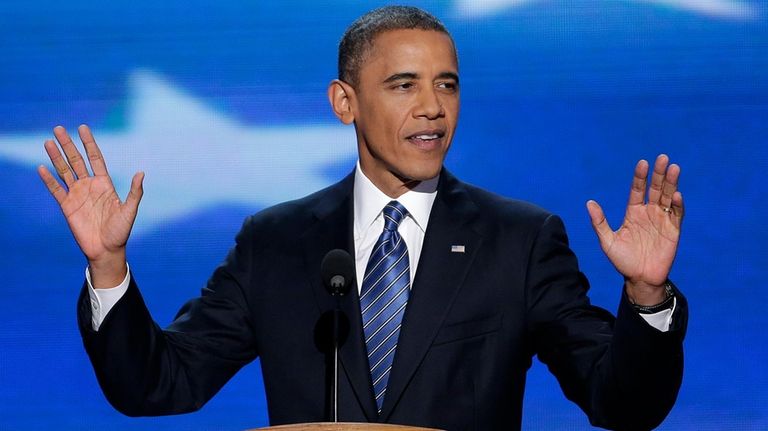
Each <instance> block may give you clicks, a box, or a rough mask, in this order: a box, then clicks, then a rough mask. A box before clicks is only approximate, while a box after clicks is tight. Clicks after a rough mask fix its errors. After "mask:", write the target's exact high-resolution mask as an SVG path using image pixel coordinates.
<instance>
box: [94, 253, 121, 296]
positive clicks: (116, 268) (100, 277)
mask: <svg viewBox="0 0 768 431" xmlns="http://www.w3.org/2000/svg"><path fill="white" fill-rule="evenodd" d="M88 270H89V272H90V274H91V284H92V285H93V288H94V289H109V288H112V287H115V286H118V285H119V284H120V283H122V282H123V280H124V279H125V275H126V273H127V271H128V266H127V264H126V259H125V250H124V249H123V250H121V251H119V252H116V253H113V254H109V255H106V256H103V257H101V258H99V259H93V260H88Z"/></svg>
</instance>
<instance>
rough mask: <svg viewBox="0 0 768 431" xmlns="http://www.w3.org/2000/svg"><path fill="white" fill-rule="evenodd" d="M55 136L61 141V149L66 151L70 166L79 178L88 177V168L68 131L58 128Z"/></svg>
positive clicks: (54, 129)
mask: <svg viewBox="0 0 768 431" xmlns="http://www.w3.org/2000/svg"><path fill="white" fill-rule="evenodd" d="M53 135H54V136H56V140H57V141H59V145H60V146H61V149H62V150H64V154H65V155H66V156H67V161H68V162H69V166H70V167H72V170H73V171H74V172H75V175H76V176H77V178H85V177H87V176H88V168H87V167H86V166H85V161H84V160H83V156H81V155H80V151H78V150H77V147H76V146H75V143H74V142H72V138H70V137H69V134H67V131H66V130H65V129H64V128H63V127H61V126H56V127H54V128H53Z"/></svg>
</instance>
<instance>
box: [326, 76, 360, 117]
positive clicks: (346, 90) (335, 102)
mask: <svg viewBox="0 0 768 431" xmlns="http://www.w3.org/2000/svg"><path fill="white" fill-rule="evenodd" d="M328 101H329V102H331V108H332V109H333V113H334V114H336V117H338V118H339V120H341V122H342V123H344V124H352V122H354V121H355V114H354V112H353V109H352V105H353V104H354V103H355V89H354V88H352V86H351V85H349V84H347V83H346V82H344V81H341V80H339V79H334V80H333V81H331V83H330V84H328Z"/></svg>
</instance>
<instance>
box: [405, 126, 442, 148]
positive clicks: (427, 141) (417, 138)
mask: <svg viewBox="0 0 768 431" xmlns="http://www.w3.org/2000/svg"><path fill="white" fill-rule="evenodd" d="M444 136H445V131H444V130H440V129H431V130H421V131H418V132H416V133H413V134H411V135H409V136H408V137H406V138H405V139H406V140H407V141H408V142H410V143H412V144H413V145H415V146H417V147H419V148H421V149H425V150H428V149H433V148H436V147H439V146H440V145H441V144H442V143H443V137H444Z"/></svg>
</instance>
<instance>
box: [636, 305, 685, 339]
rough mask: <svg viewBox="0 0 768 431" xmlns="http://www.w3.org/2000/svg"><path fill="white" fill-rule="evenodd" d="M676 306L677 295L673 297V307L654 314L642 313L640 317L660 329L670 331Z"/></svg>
mask: <svg viewBox="0 0 768 431" xmlns="http://www.w3.org/2000/svg"><path fill="white" fill-rule="evenodd" d="M675 307H677V297H674V298H672V308H668V309H666V310H661V311H659V312H658V313H653V314H643V313H640V317H642V318H643V319H645V321H646V322H648V324H649V325H651V326H653V327H654V328H656V329H658V330H659V331H661V332H668V331H669V328H670V326H672V315H673V314H674V313H675Z"/></svg>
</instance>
